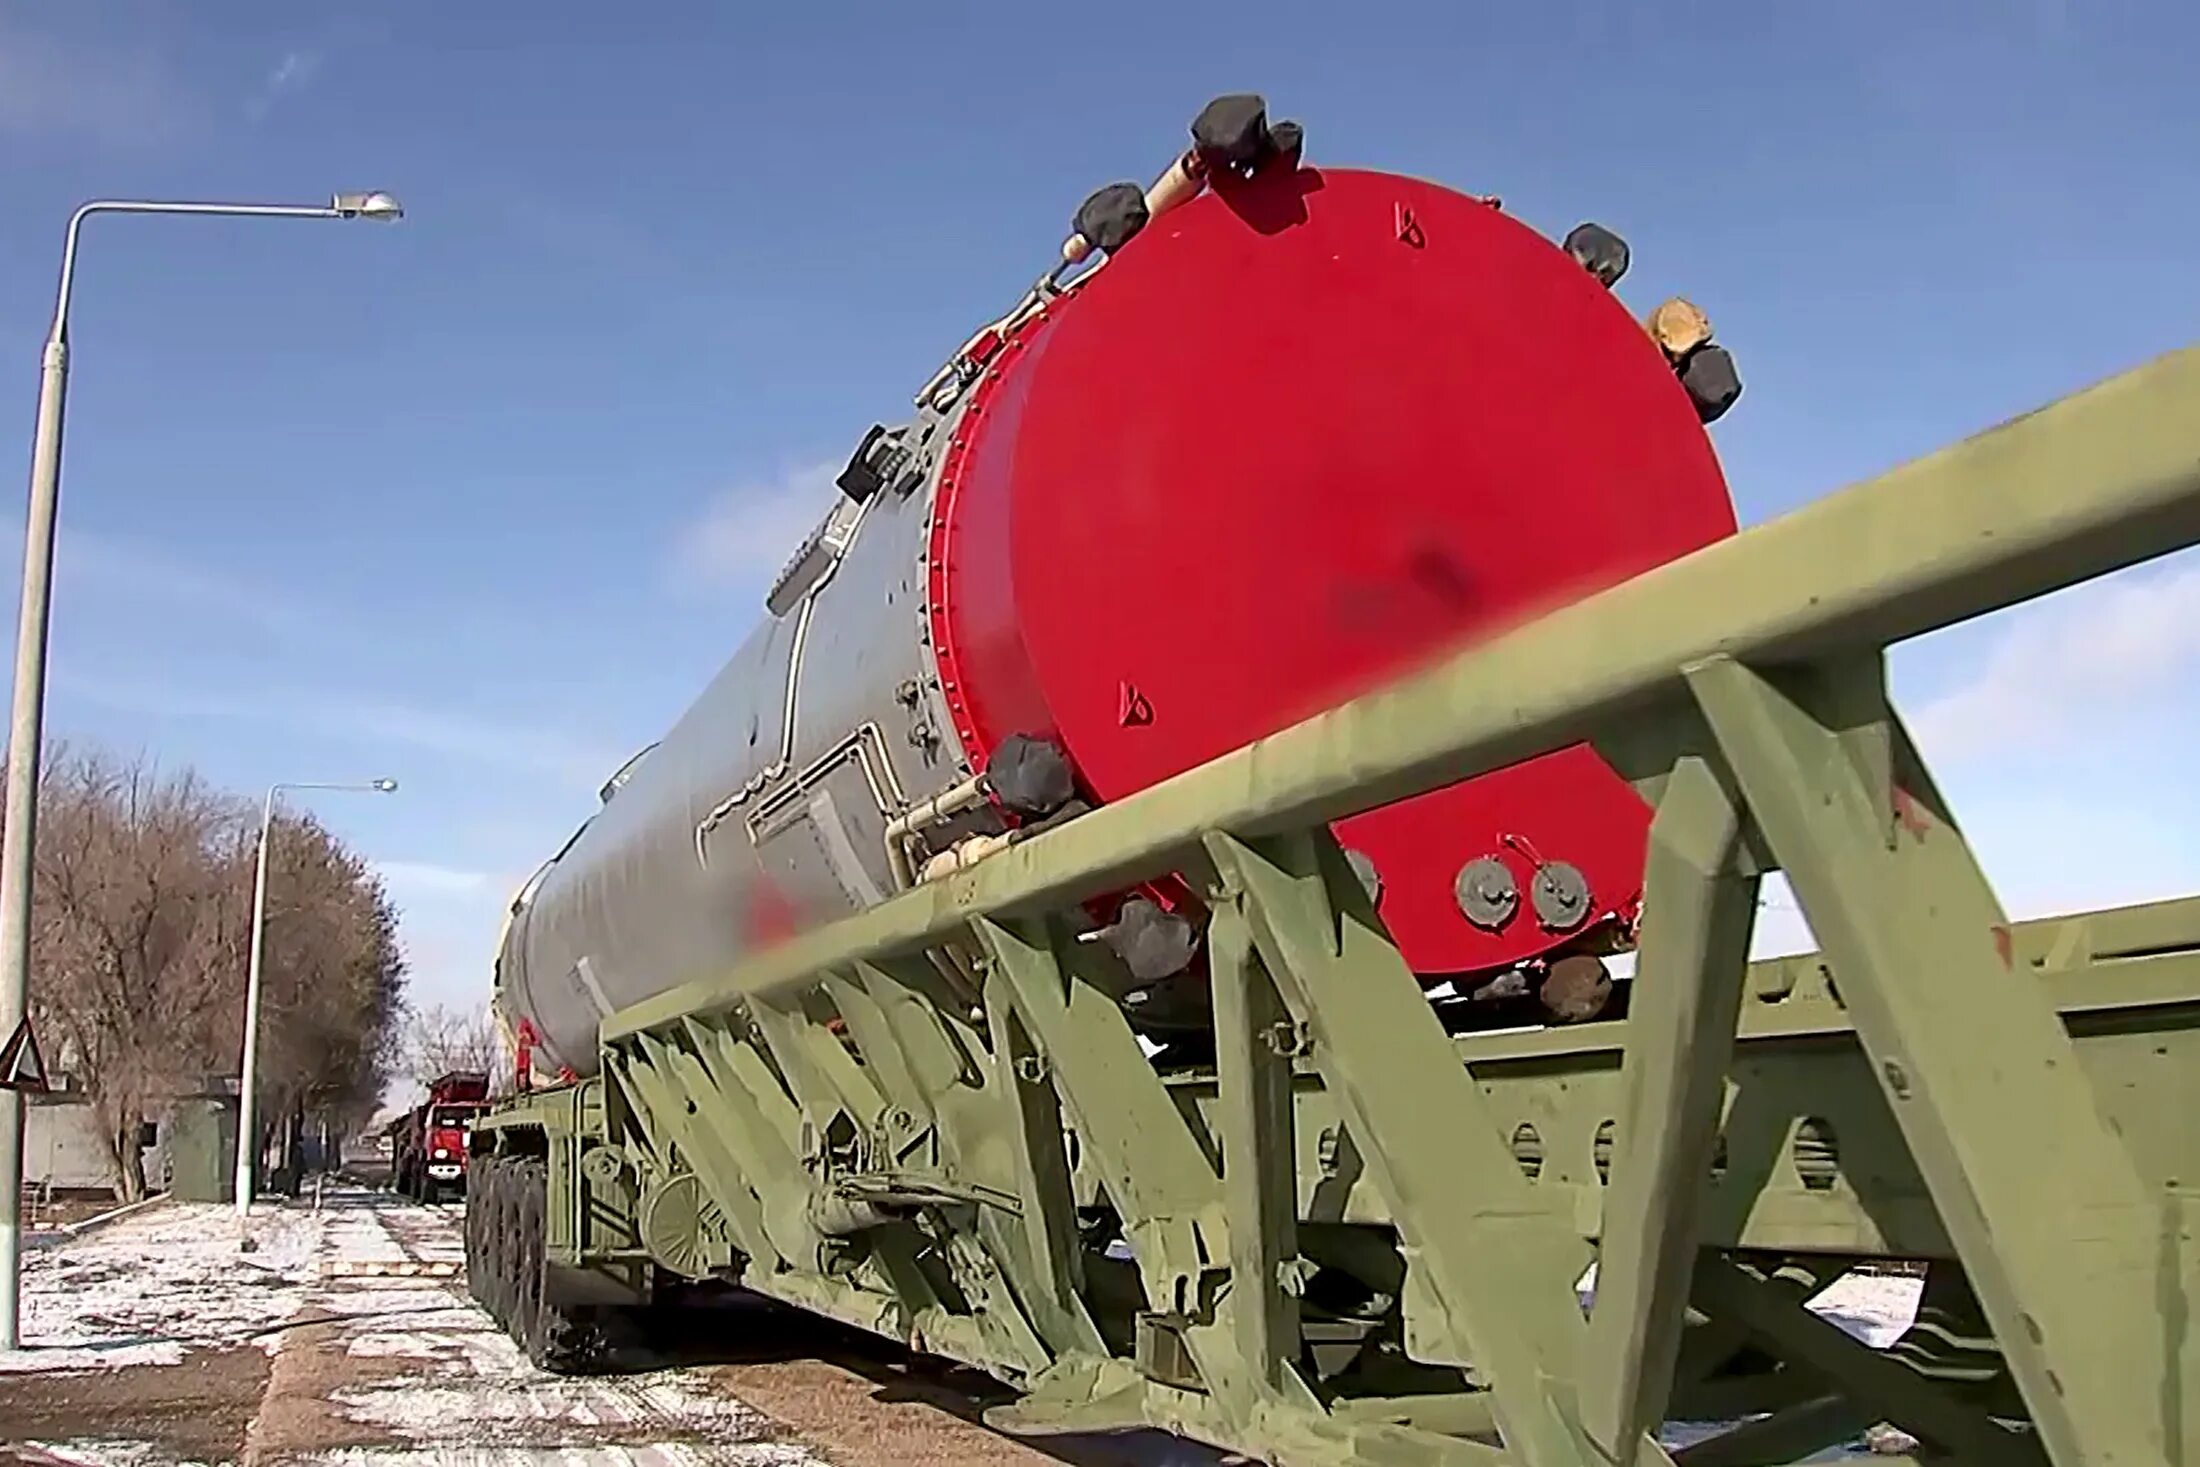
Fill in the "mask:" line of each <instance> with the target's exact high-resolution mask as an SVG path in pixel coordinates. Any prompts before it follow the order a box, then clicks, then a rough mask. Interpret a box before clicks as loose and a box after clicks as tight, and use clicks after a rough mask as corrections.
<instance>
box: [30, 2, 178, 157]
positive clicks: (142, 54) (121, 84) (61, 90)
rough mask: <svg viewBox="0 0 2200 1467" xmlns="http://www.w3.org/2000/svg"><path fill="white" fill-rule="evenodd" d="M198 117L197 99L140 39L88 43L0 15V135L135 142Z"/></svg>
mask: <svg viewBox="0 0 2200 1467" xmlns="http://www.w3.org/2000/svg"><path fill="white" fill-rule="evenodd" d="M201 117H202V112H201V108H200V106H199V103H198V101H197V99H196V98H195V97H194V96H193V95H192V94H191V93H190V91H189V90H188V89H187V88H186V87H185V86H184V85H183V83H182V82H181V80H180V79H179V78H178V77H177V76H176V74H175V72H174V71H173V70H172V69H171V68H170V66H169V64H168V63H167V61H166V60H165V59H164V58H163V57H161V56H160V55H159V53H157V52H155V51H153V50H151V49H149V48H148V47H147V46H146V45H145V44H144V43H143V42H142V41H130V42H125V43H122V44H118V45H93V44H90V43H88V42H83V41H79V40H75V39H73V38H69V37H65V36H62V35H59V34H55V33H52V32H46V31H33V30H26V29H24V28H22V27H21V26H19V25H17V24H15V23H13V22H11V21H10V20H9V19H8V18H6V17H4V16H0V136H13V137H26V138H28V137H80V138H90V139H92V140H93V141H95V142H100V143H108V144H127V145H136V144H143V143H149V142H151V143H157V142H165V141H169V140H172V139H173V138H174V137H176V135H177V134H179V133H181V132H183V131H185V130H187V129H190V128H193V127H195V126H196V125H197V124H198V123H199V121H200V120H201Z"/></svg>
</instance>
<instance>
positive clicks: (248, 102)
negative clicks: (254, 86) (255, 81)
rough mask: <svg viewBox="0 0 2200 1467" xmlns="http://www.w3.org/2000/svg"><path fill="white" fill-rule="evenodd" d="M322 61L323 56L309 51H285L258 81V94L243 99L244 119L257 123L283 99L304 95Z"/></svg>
mask: <svg viewBox="0 0 2200 1467" xmlns="http://www.w3.org/2000/svg"><path fill="white" fill-rule="evenodd" d="M322 60H323V56H322V53H321V52H320V51H317V50H313V49H311V48H300V49H295V50H290V51H285V52H284V53H283V54H282V57H281V59H280V60H278V61H277V62H276V63H275V64H274V65H273V66H271V67H269V68H268V71H267V75H266V76H264V77H262V78H261V80H260V85H259V88H258V90H256V91H254V92H253V94H252V95H251V96H250V97H248V98H246V99H245V104H244V110H245V115H246V116H248V117H250V118H251V119H252V120H253V121H254V122H259V121H261V120H263V119H264V118H266V116H267V114H268V113H269V112H271V111H273V110H274V107H275V104H276V103H277V102H279V101H281V100H282V99H283V98H284V97H287V96H292V95H295V94H297V93H299V92H302V91H304V90H305V89H306V88H307V87H308V86H310V85H312V83H313V78H314V77H315V76H316V75H317V74H318V73H319V72H320V70H321V62H322Z"/></svg>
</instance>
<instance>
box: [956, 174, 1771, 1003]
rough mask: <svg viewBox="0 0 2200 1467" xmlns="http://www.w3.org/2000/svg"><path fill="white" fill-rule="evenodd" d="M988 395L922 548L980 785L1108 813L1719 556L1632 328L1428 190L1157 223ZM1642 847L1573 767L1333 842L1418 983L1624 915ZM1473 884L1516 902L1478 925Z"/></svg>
mask: <svg viewBox="0 0 2200 1467" xmlns="http://www.w3.org/2000/svg"><path fill="white" fill-rule="evenodd" d="M979 394H980V395H979V397H978V398H977V399H976V401H975V406H974V407H973V409H972V411H971V413H970V415H969V417H968V418H967V419H966V420H965V422H964V423H963V425H962V427H961V429H960V431H959V434H958V446H957V447H956V448H955V450H954V451H953V452H952V454H951V457H950V461H949V465H948V469H947V473H946V478H945V486H944V489H943V504H942V509H941V512H940V514H939V516H938V517H937V521H936V524H935V529H934V537H933V543H932V547H931V570H932V577H933V580H932V596H931V601H932V632H933V636H934V640H935V645H936V646H937V647H938V649H939V651H940V654H941V658H942V664H943V674H944V675H945V677H946V678H947V679H948V680H949V681H950V682H951V683H952V684H953V686H952V687H951V688H950V689H949V693H950V697H951V700H952V701H953V703H954V706H955V709H956V716H957V719H958V721H959V723H960V725H961V733H962V735H963V738H964V739H965V740H966V741H967V742H968V743H969V744H970V745H971V746H972V747H973V749H974V750H975V751H976V752H977V754H978V755H979V756H980V757H982V755H983V753H984V751H985V750H987V749H989V748H991V747H992V745H993V744H994V743H996V742H997V741H998V740H1000V739H1001V738H1003V737H1005V736H1007V735H1008V734H1011V733H1018V732H1022V733H1035V734H1041V733H1043V734H1049V735H1051V736H1053V737H1055V738H1057V739H1059V740H1060V741H1061V742H1062V744H1063V745H1064V747H1065V748H1066V749H1067V750H1068V752H1069V754H1070V756H1071V758H1072V760H1073V761H1074V763H1075V764H1076V766H1077V769H1078V772H1079V774H1080V776H1081V777H1082V779H1083V780H1084V782H1085V783H1086V785H1087V787H1088V788H1089V789H1090V790H1091V792H1092V793H1093V794H1095V795H1097V796H1098V797H1100V798H1102V799H1118V798H1121V797H1122V796H1125V795H1128V794H1131V793H1132V792H1134V791H1136V790H1139V789H1142V788H1145V787H1146V786H1148V785H1151V784H1154V783H1156V782H1157V781H1159V780H1162V779H1165V778H1167V777H1168V776H1170V775H1173V774H1176V773H1179V772H1181V771H1183V770H1186V769H1189V768H1191V767H1193V766H1194V765H1197V764H1199V763H1201V762H1203V761H1205V760H1207V759H1210V758H1212V757H1214V756H1216V755H1218V754H1221V753H1224V752H1226V751H1228V750H1230V749H1232V748H1235V747H1238V746H1240V745H1242V744H1244V743H1246V742H1248V741H1250V740H1252V739H1255V738H1258V737H1260V736H1261V735H1263V734H1267V733H1272V732H1274V731H1276V730H1277V729H1280V728H1283V727H1286V726H1288V725H1289V724H1291V723H1294V722H1296V721H1298V720H1299V719H1301V718H1304V717H1307V716H1309V715H1311V714H1313V713H1316V712H1319V711H1321V710H1322V709H1324V708H1326V707H1329V706H1332V705H1334V704H1335V703H1337V702H1340V701H1342V700H1344V699H1346V698H1348V697H1350V696H1352V695H1353V694H1355V693H1357V692H1359V691H1361V690H1363V689H1365V688H1367V687H1368V686H1369V685H1371V684H1372V683H1375V682H1377V681H1380V680H1381V679H1383V678H1385V677H1388V676H1392V675H1395V674H1397V673H1399V672H1402V671H1404V670H1406V669H1408V668H1410V667H1412V666H1414V665H1416V664H1418V663H1421V662H1423V661H1425V660H1427V659H1429V658H1431V657H1433V656H1435V655H1437V654H1440V653H1442V652H1445V651H1447V650H1450V649H1451V648H1454V647H1456V646H1459V645H1461V644H1462V643H1463V642H1464V641H1467V640H1471V639H1474V638H1477V637H1483V636H1487V635H1489V634H1490V633H1491V632H1493V631H1495V630H1497V629H1500V628H1502V627H1504V626H1506V625H1508V624H1512V623H1515V622H1517V621H1519V620H1522V619H1525V618H1527V617H1529V616H1532V615H1533V614H1535V613H1536V612H1538V611H1540V610H1543V609H1546V608H1548V607H1551V606H1553V605H1556V604H1560V603H1563V602H1566V601H1570V600H1573V599H1577V598H1579V597H1580V596H1582V595H1584V594H1586V593H1588V592H1591V591H1594V590H1597V589H1600V588H1602V587H1605V586H1608V585H1611V584H1613V583H1615V582H1618V581H1620V580H1624V579H1626V578H1627V577H1630V576H1633V575H1635V574H1637V573H1639V572H1641V571H1644V570H1647V569H1649V568H1651V567H1653V566H1656V565H1658V564H1660V563H1662V562H1664V561H1667V560H1670V559H1672V558H1674V557H1676V556H1679V555H1681V554H1684V553H1686V552H1688V551H1690V550H1693V549H1696V548H1698V547H1700V546H1702V545H1704V544H1706V543H1708V542H1710V541H1712V540H1715V539H1718V538H1720V537H1721V536H1724V535H1727V534H1730V533H1732V532H1733V529H1734V516H1733V511H1732V508H1731V505H1730V503H1729V501H1728V498H1727V494H1726V488H1725V484H1724V481H1723V479H1722V477H1721V475H1720V472H1719V467H1718V463H1717V460H1716V458H1715V457H1714V455H1713V453H1712V450H1711V446H1710V443H1709V440H1708V439H1707V438H1706V436H1705V434H1704V431H1703V428H1702V426H1701V425H1700V424H1699V422H1698V420H1697V417H1696V413H1695V411H1694V409H1693V407H1692V406H1691V404H1690V403H1689V400H1688V398H1687V396H1686V394H1685V393H1684V392H1683V391H1682V389H1681V388H1680V386H1679V385H1678V384H1677V383H1676V382H1675V381H1674V378H1673V373H1672V371H1671V370H1670V369H1669V368H1668V367H1667V365H1666V363H1665V360H1664V358H1663V356H1662V355H1661V353H1660V352H1659V350H1658V348H1657V347H1656V346H1655V345H1654V344H1653V343H1652V342H1651V341H1650V340H1649V339H1648V337H1647V336H1646V335H1645V333H1644V332H1643V330H1642V328H1641V327H1640V326H1639V325H1638V324H1637V323H1636V322H1635V321H1634V320H1633V319H1632V318H1631V317H1630V316H1629V314H1628V312H1627V310H1626V309H1625V307H1624V306H1623V305H1621V304H1620V303H1619V302H1618V301H1617V300H1616V299H1614V298H1613V297H1612V296H1611V295H1610V294H1609V293H1608V292H1607V291H1606V290H1605V289H1604V288H1603V287H1602V286H1600V285H1599V284H1598V283H1597V282H1596V280H1595V279H1594V278H1592V277H1591V276H1590V275H1589V274H1588V273H1587V272H1586V271H1585V270H1583V269H1582V268H1581V267H1580V266H1579V265H1578V264H1576V263H1575V262H1574V261H1573V260H1572V259H1570V258H1569V257H1568V256H1567V255H1566V254H1564V253H1563V252H1562V251H1561V250H1560V249H1558V248H1557V247H1556V246H1555V245H1553V244H1551V243H1550V242H1549V241H1547V240H1545V239H1543V238H1542V237H1541V236H1539V235H1537V234H1535V233H1534V232H1533V231H1531V230H1529V229H1528V228H1527V227H1526V226H1524V225H1522V224H1520V223H1518V222H1517V221H1515V220H1513V219H1511V218H1508V217H1507V216H1505V215H1504V214H1502V213H1500V212H1498V211H1497V210H1495V209H1493V208H1490V207H1488V206H1487V205H1484V204H1482V203H1480V202H1478V201H1476V200H1473V199H1469V198H1467V197H1465V196H1463V195H1461V194H1457V193H1454V192H1451V191H1449V190H1446V189H1443V188H1440V187H1437V186H1435V185H1432V184H1428V183H1424V182H1420V181H1418V180H1414V179H1407V178H1399V177H1394V176H1390V175H1384V174H1377V173H1367V172H1359V171H1353V170H1345V169H1329V170H1322V171H1316V170H1312V169H1304V170H1300V171H1299V172H1297V173H1296V174H1289V173H1281V172H1278V173H1273V174H1271V175H1268V176H1264V177H1263V178H1261V179H1258V180H1256V181H1254V182H1253V183H1252V184H1250V185H1237V186H1235V187H1233V188H1232V189H1231V190H1230V191H1229V192H1228V193H1227V194H1226V195H1223V196H1216V195H1210V196H1208V197H1205V198H1202V199H1200V200H1198V201H1197V202H1195V203H1193V204H1191V205H1188V206H1186V207H1185V208H1183V209H1180V210H1178V211H1176V212H1174V213H1171V214H1168V215H1166V216H1164V217H1163V218H1162V219H1161V220H1160V221H1159V222H1157V223H1155V224H1154V225H1152V226H1150V227H1149V228H1148V229H1147V230H1146V231H1145V233H1144V234H1142V235H1141V236H1139V237H1138V238H1137V239H1134V240H1133V241H1131V242H1130V243H1129V244H1128V245H1127V246H1126V247H1125V248H1124V249H1123V250H1122V251H1121V253H1120V254H1119V255H1117V256H1116V257H1115V258H1114V259H1112V260H1110V261H1109V262H1108V264H1107V265H1106V266H1105V267H1104V268H1103V269H1101V270H1100V271H1099V272H1098V273H1097V274H1096V275H1094V276H1093V277H1092V278H1090V279H1089V280H1088V281H1087V282H1086V283H1084V284H1083V285H1082V286H1080V287H1079V288H1078V289H1077V290H1076V291H1075V293H1074V294H1073V295H1072V297H1071V298H1070V299H1068V300H1066V301H1064V302H1061V303H1060V304H1058V305H1057V306H1055V307H1054V308H1052V309H1051V310H1050V312H1049V314H1048V317H1047V318H1046V319H1044V320H1042V321H1040V322H1039V323H1037V324H1036V325H1034V326H1033V327H1030V328H1027V329H1026V330H1025V331H1024V332H1022V333H1021V334H1020V336H1019V338H1018V340H1017V341H1016V342H1015V343H1014V344H1013V345H1012V346H1011V347H1010V348H1009V350H1008V352H1007V354H1006V356H1005V358H1004V360H1003V362H1002V363H1001V364H1000V365H998V366H997V367H996V368H995V369H994V371H993V373H992V374H991V375H990V376H989V377H988V378H987V379H986V381H985V383H983V384H982V385H981V387H980V389H979ZM1647 827H1648V812H1647V810H1646V809H1645V808H1644V806H1643V805H1642V803H1641V801H1640V800H1638V799H1637V798H1636V797H1635V795H1634V792H1633V791H1632V790H1631V789H1629V788H1628V787H1627V786H1626V785H1625V784H1624V783H1623V782H1622V781H1621V780H1620V779H1619V778H1618V777H1617V776H1616V775H1615V774H1613V773H1612V771H1611V770H1610V769H1609V768H1607V767H1606V766H1605V765H1604V764H1603V763H1602V762H1601V761H1599V760H1598V759H1597V758H1596V757H1595V756H1594V755H1593V754H1591V753H1590V752H1588V751H1587V750H1586V749H1580V748H1576V749H1569V750H1561V751H1559V752H1558V753H1556V754H1553V755H1550V756H1547V757H1545V758H1542V759H1538V760H1534V761H1531V762H1529V763H1526V764H1522V765H1517V766H1514V767H1512V768H1510V769H1506V770H1502V771H1499V772H1497V773H1495V774H1492V775H1488V776H1485V777H1483V778H1481V779H1478V780H1474V781H1470V782H1468V783H1466V784H1463V785H1458V786H1453V787H1451V788H1449V789H1444V790H1439V791H1435V792H1432V793H1430V794H1428V795H1424V796H1421V797H1419V798H1417V799H1414V800H1410V801H1405V802H1402V803H1400V804H1398V805H1394V806H1391V807H1388V808H1386V809H1383V810H1379V811H1374V812H1370V813H1368V814H1365V815H1361V816H1358V817H1355V818H1353V819H1351V820H1347V821H1344V822H1342V823H1341V824H1340V825H1339V826H1338V832H1337V833H1338V835H1339V838H1340V839H1341V840H1342V841H1343V842H1344V843H1345V845H1346V846H1348V847H1350V848H1352V849H1354V850H1357V851H1359V852H1361V853H1363V854H1364V856H1365V857H1367V858H1368V860H1370V861H1372V863H1373V865H1374V867H1375V870H1376V873H1377V875H1378V876H1379V879H1380V882H1381V899H1380V911H1381V913H1382V916H1383V918H1384V920H1385V921H1386V923H1387V924H1388V925H1389V927H1390V930H1391V933H1392V935H1393V937H1394V938H1395V939H1396V940H1397V941H1398V943H1399V945H1400V947H1401V948H1402V949H1403V951H1404V952H1405V955H1406V957H1407V959H1408V960H1409V961H1410V962H1411V963H1412V964H1413V965H1414V967H1415V968H1416V969H1418V970H1420V971H1422V972H1424V973H1432V974H1433V973H1450V972H1461V971H1471V970H1481V969H1488V968H1494V967H1499V966H1502V965H1505V964H1509V963H1512V962H1517V961H1519V960H1521V959H1523V958H1527V957H1531V956H1534V955H1536V954H1538V953H1543V952H1547V951H1549V950H1551V949H1553V948H1555V947H1557V946H1560V945H1562V944H1563V943H1565V942H1566V941H1568V940H1570V939H1571V938H1574V937H1576V936H1578V935H1580V933H1582V932H1583V931H1585V930H1587V929H1588V928H1590V927H1591V926H1593V925H1595V924H1596V923H1597V922H1599V921H1602V920H1604V919H1606V918H1608V917H1611V916H1614V915H1617V916H1620V917H1630V916H1632V915H1633V913H1634V911H1635V909H1636V906H1637V904H1638V903H1639V899H1640V893H1641V884H1642V863H1643V854H1644V841H1645V836H1646V832H1647ZM1485 858H1486V859H1488V860H1491V861H1494V862H1496V863H1498V865H1499V866H1501V867H1502V868H1504V875H1506V876H1509V878H1510V882H1511V885H1512V887H1513V890H1514V893H1515V899H1514V901H1513V902H1512V904H1511V905H1510V907H1509V908H1508V909H1506V910H1504V911H1497V910H1495V909H1493V908H1490V907H1488V906H1486V905H1482V906H1478V907H1477V914H1478V916H1479V918H1480V920H1479V921H1477V920H1470V918H1469V916H1468V915H1467V913H1466V912H1464V911H1463V910H1462V903H1461V900H1460V896H1459V892H1458V880H1459V876H1460V873H1461V871H1462V869H1463V868H1465V867H1467V866H1468V865H1469V863H1472V862H1475V861H1477V860H1480V859H1485ZM1546 863H1549V864H1550V865H1551V866H1552V867H1554V868H1556V867H1558V866H1559V865H1560V864H1563V865H1564V866H1566V867H1571V868H1572V870H1573V871H1574V872H1578V874H1579V877H1580V883H1579V884H1580V885H1583V886H1585V888H1586V890H1585V891H1584V892H1581V893H1579V894H1578V899H1577V900H1576V901H1575V902H1574V904H1573V905H1572V906H1570V907H1569V906H1567V905H1566V903H1565V902H1563V901H1558V902H1556V904H1555V905H1554V904H1553V903H1551V902H1544V903H1538V902H1537V901H1536V899H1535V897H1536V890H1537V887H1536V878H1537V873H1538V871H1539V869H1541V868H1543V867H1544V866H1545V865H1546ZM1476 869H1477V871H1479V872H1482V873H1484V874H1485V875H1487V874H1488V873H1489V871H1490V868H1487V867H1477V868H1476ZM1557 874H1558V876H1559V877H1561V878H1564V877H1565V876H1566V875H1567V873H1566V872H1564V871H1559V872H1557ZM1471 884H1472V883H1470V885H1471ZM1498 884H1499V885H1500V886H1502V885H1504V882H1503V881H1500V882H1499V883H1498ZM1560 884H1561V885H1564V884H1566V883H1565V882H1564V881H1563V880H1562V881H1561V883H1560ZM1468 905H1470V906H1472V905H1477V904H1476V903H1473V902H1470V903H1468ZM1498 906H1500V907H1502V906H1504V903H1502V902H1500V903H1498Z"/></svg>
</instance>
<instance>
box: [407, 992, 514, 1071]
mask: <svg viewBox="0 0 2200 1467" xmlns="http://www.w3.org/2000/svg"><path fill="white" fill-rule="evenodd" d="M405 1056H406V1060H407V1067H408V1069H409V1070H410V1072H411V1078H412V1079H414V1080H417V1081H419V1082H420V1083H421V1084H422V1085H426V1084H429V1083H430V1082H432V1081H433V1080H435V1079H436V1078H437V1077H438V1076H441V1075H447V1074H450V1073H451V1072H452V1071H454V1070H458V1071H472V1072H478V1073H481V1074H486V1075H493V1074H495V1073H496V1071H497V1069H498V1067H499V1066H500V1065H502V1064H503V1062H504V1039H503V1036H502V1035H501V1034H499V1033H498V1031H497V1026H496V1020H495V1018H494V1017H493V1016H492V1015H491V1014H490V1012H489V1010H488V1007H487V1006H486V1005H484V1006H482V1007H481V1008H478V1009H454V1008H448V1007H446V1006H444V1005H442V1004H431V1005H430V1006H428V1007H427V1008H425V1009H408V1010H407V1014H406V1024H405Z"/></svg>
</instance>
